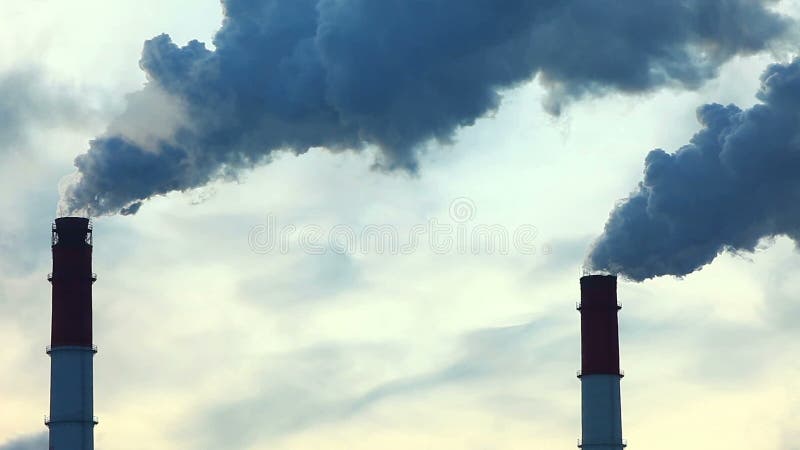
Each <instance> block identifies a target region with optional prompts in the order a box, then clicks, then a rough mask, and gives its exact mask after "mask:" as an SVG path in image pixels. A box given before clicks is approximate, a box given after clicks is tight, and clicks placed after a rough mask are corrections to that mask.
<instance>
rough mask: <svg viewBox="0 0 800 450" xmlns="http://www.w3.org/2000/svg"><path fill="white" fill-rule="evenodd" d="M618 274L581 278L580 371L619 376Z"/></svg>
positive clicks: (587, 373)
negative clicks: (616, 275)
mask: <svg viewBox="0 0 800 450" xmlns="http://www.w3.org/2000/svg"><path fill="white" fill-rule="evenodd" d="M619 309H620V306H619V304H618V303H617V277H615V276H613V275H589V276H585V277H583V278H581V305H580V311H581V373H582V374H583V375H591V374H608V375H619V374H620V367H619V331H618V320H617V311H618V310H619Z"/></svg>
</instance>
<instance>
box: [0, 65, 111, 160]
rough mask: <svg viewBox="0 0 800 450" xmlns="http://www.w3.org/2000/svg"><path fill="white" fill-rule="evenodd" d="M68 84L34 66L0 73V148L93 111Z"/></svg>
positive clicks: (70, 123)
mask: <svg viewBox="0 0 800 450" xmlns="http://www.w3.org/2000/svg"><path fill="white" fill-rule="evenodd" d="M87 103H89V102H87V100H86V99H84V98H82V97H81V95H80V94H79V93H78V92H77V91H76V90H75V89H72V88H70V87H68V86H64V85H61V84H58V83H56V82H53V81H51V80H49V79H47V76H46V75H45V74H44V73H43V72H41V71H40V70H38V69H35V68H30V67H29V68H20V69H16V70H12V71H8V72H5V73H0V152H4V151H8V150H13V149H17V148H18V147H19V146H20V145H23V144H25V143H26V141H27V139H28V138H29V136H30V134H31V133H33V132H35V131H37V130H38V132H42V128H50V127H64V126H75V125H80V124H84V123H86V122H87V121H88V120H89V119H91V118H93V116H94V115H96V114H97V112H96V110H94V109H92V108H91V107H90V105H88V104H87Z"/></svg>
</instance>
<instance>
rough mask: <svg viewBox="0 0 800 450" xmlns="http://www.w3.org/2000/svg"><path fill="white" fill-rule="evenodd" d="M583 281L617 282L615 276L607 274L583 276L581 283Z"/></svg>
mask: <svg viewBox="0 0 800 450" xmlns="http://www.w3.org/2000/svg"><path fill="white" fill-rule="evenodd" d="M584 280H585V281H602V280H607V281H612V280H614V281H616V280H617V276H616V275H609V274H593V275H584V276H582V277H581V282H584Z"/></svg>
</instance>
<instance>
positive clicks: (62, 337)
mask: <svg viewBox="0 0 800 450" xmlns="http://www.w3.org/2000/svg"><path fill="white" fill-rule="evenodd" d="M52 244H53V245H52V249H53V273H52V274H51V277H52V278H51V282H52V284H53V316H52V324H51V325H52V326H51V330H50V346H51V347H61V346H79V347H91V346H92V283H93V282H94V280H95V277H94V275H93V274H92V230H91V227H90V226H89V219H87V218H84V217H61V218H58V219H56V221H55V224H54V225H53V236H52Z"/></svg>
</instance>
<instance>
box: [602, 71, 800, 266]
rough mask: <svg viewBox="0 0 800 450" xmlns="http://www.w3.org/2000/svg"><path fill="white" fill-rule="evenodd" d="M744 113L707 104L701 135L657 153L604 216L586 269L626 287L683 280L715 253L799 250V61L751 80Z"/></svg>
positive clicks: (700, 116)
mask: <svg viewBox="0 0 800 450" xmlns="http://www.w3.org/2000/svg"><path fill="white" fill-rule="evenodd" d="M757 97H758V99H759V100H761V102H762V103H760V104H757V105H755V106H753V107H752V108H750V109H747V110H744V111H743V110H741V109H739V108H738V107H736V106H735V105H728V106H722V105H718V104H710V105H704V106H701V107H700V108H699V109H698V110H697V117H698V120H699V121H700V123H701V124H702V125H703V129H702V130H701V131H700V132H698V133H697V134H695V135H694V137H692V139H691V140H690V143H689V144H688V145H686V146H684V147H681V148H680V149H679V150H678V151H676V152H675V153H673V154H668V153H666V152H664V151H663V150H660V149H657V150H653V151H651V152H650V154H649V155H648V156H647V159H646V160H645V169H644V180H643V181H642V182H641V183H640V184H639V186H638V188H637V189H636V190H635V191H634V192H633V193H632V194H631V195H630V197H629V198H627V199H626V200H625V201H624V202H623V203H621V204H620V205H619V206H617V208H616V209H615V210H614V211H613V212H612V213H611V215H610V217H609V219H608V222H607V223H606V226H605V231H604V234H603V235H602V236H601V237H600V238H599V240H598V241H597V242H596V243H595V245H594V248H593V249H592V250H591V253H590V255H589V257H588V265H589V266H590V267H592V268H594V269H597V270H606V271H610V272H616V273H620V274H622V275H624V276H626V277H628V278H631V279H633V280H644V279H647V278H652V277H656V276H659V275H677V276H681V275H686V274H689V273H691V272H693V271H695V270H697V269H698V268H700V267H702V266H703V265H705V264H708V263H709V262H711V261H712V260H713V259H714V258H715V257H716V256H717V255H719V254H720V253H722V252H724V251H731V252H742V251H746V252H751V251H753V250H755V248H756V246H757V245H758V243H759V241H760V240H761V239H763V238H770V237H773V236H788V237H790V238H791V239H793V240H794V241H795V242H800V208H798V205H800V59H795V60H794V61H793V62H791V63H790V64H775V65H771V66H769V67H768V68H767V70H766V71H765V72H764V74H763V75H762V76H761V88H760V89H759V91H758V93H757Z"/></svg>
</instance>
